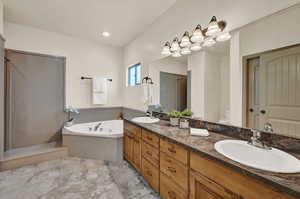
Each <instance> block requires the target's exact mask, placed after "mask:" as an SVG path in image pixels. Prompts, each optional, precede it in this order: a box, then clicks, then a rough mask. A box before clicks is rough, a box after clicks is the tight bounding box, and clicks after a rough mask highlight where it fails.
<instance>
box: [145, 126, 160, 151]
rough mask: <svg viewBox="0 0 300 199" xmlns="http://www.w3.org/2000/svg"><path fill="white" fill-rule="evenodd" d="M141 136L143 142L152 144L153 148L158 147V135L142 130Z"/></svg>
mask: <svg viewBox="0 0 300 199" xmlns="http://www.w3.org/2000/svg"><path fill="white" fill-rule="evenodd" d="M142 137H143V140H144V141H145V142H147V143H148V144H150V145H152V146H153V147H155V148H159V137H158V136H157V135H154V134H153V133H151V132H149V131H147V130H144V129H143V130H142Z"/></svg>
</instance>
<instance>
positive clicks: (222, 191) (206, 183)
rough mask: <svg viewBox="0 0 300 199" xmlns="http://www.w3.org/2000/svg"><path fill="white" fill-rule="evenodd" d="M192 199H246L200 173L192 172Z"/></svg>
mask: <svg viewBox="0 0 300 199" xmlns="http://www.w3.org/2000/svg"><path fill="white" fill-rule="evenodd" d="M190 199H244V198H243V197H242V196H240V195H238V194H235V193H233V192H232V191H230V190H228V189H226V188H225V187H223V186H221V185H219V184H217V183H216V182H214V181H212V180H210V179H209V178H207V177H205V176H203V175H201V174H200V173H198V172H195V171H193V170H190Z"/></svg>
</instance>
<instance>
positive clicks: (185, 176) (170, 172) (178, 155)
mask: <svg viewBox="0 0 300 199" xmlns="http://www.w3.org/2000/svg"><path fill="white" fill-rule="evenodd" d="M124 134H125V135H124V158H125V159H126V160H127V161H128V162H130V163H131V164H132V165H133V166H134V167H135V168H136V170H137V171H138V172H139V173H140V174H141V175H142V176H143V177H144V178H145V180H146V181H147V182H148V183H149V185H150V186H151V187H152V188H153V189H154V190H155V191H157V192H158V193H160V196H161V197H162V198H163V199H296V198H295V197H292V196H290V195H288V194H285V193H282V192H279V191H278V190H277V189H275V188H274V187H273V186H271V185H269V184H266V183H263V182H261V181H258V180H257V179H255V178H252V177H249V176H247V175H245V174H243V173H242V172H238V171H237V170H235V169H232V168H230V167H228V166H226V165H224V164H222V163H220V162H218V161H215V160H212V159H210V158H207V157H205V156H203V155H201V154H198V153H195V152H192V151H190V150H188V149H186V148H184V147H182V146H181V145H179V144H176V143H174V142H172V141H169V140H168V139H165V138H161V137H159V136H157V135H156V134H154V133H152V132H149V131H147V130H144V129H142V128H140V127H138V126H135V125H133V124H131V123H128V122H125V123H124Z"/></svg>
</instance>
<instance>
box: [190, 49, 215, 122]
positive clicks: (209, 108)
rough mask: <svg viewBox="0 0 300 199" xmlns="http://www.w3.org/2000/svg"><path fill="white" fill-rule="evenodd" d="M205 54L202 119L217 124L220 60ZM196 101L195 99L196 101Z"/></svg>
mask: <svg viewBox="0 0 300 199" xmlns="http://www.w3.org/2000/svg"><path fill="white" fill-rule="evenodd" d="M204 53H205V75H204V78H205V80H204V86H205V91H204V97H205V99H204V102H205V103H204V110H205V112H204V119H205V120H208V121H213V122H217V121H219V119H220V118H219V116H220V104H221V102H220V93H221V89H220V87H221V82H220V78H221V69H220V67H221V59H220V56H218V55H215V54H212V53H209V52H204ZM196 100H197V99H196Z"/></svg>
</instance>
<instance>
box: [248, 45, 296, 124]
mask: <svg viewBox="0 0 300 199" xmlns="http://www.w3.org/2000/svg"><path fill="white" fill-rule="evenodd" d="M298 46H300V43H298V44H294V45H290V46H285V47H281V48H275V49H272V50H266V51H262V52H259V53H254V54H250V55H245V56H243V57H242V102H243V107H242V126H243V127H245V126H246V124H247V97H248V96H247V87H248V85H247V71H248V69H247V67H248V59H253V58H256V57H260V56H261V55H262V54H267V53H272V52H276V51H282V50H287V49H289V48H294V47H298Z"/></svg>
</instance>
